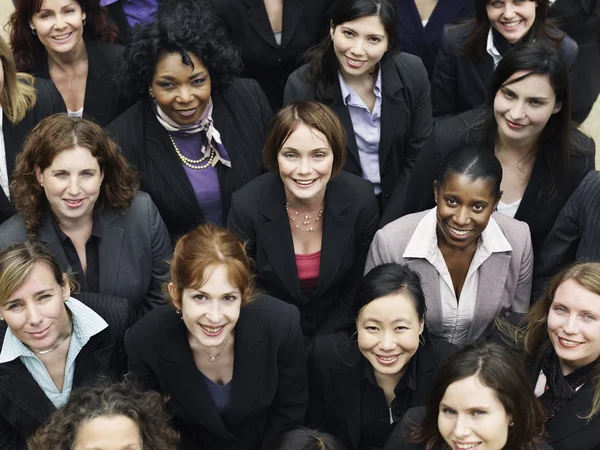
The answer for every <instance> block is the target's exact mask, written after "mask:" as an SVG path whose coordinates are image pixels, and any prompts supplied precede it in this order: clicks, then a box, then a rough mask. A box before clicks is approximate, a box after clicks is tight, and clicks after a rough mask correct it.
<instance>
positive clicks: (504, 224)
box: [492, 212, 530, 244]
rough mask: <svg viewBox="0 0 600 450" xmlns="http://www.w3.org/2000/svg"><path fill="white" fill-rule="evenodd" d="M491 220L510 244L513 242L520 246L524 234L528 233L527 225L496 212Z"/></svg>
mask: <svg viewBox="0 0 600 450" xmlns="http://www.w3.org/2000/svg"><path fill="white" fill-rule="evenodd" d="M492 218H493V219H494V221H495V222H496V223H497V224H498V226H499V227H500V230H502V234H504V237H506V239H508V241H509V242H510V243H511V244H513V243H515V242H519V243H521V244H522V241H523V239H524V236H525V234H526V233H530V231H529V225H527V223H526V222H523V221H521V220H517V219H514V218H512V217H508V216H505V215H504V214H501V213H498V212H496V213H494V214H493V215H492Z"/></svg>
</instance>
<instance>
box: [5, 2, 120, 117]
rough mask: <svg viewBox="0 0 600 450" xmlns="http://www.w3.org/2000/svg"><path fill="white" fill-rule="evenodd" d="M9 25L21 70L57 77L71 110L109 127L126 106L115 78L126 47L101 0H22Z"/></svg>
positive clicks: (48, 77)
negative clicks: (118, 91)
mask: <svg viewBox="0 0 600 450" xmlns="http://www.w3.org/2000/svg"><path fill="white" fill-rule="evenodd" d="M10 26H11V32H10V43H11V46H12V48H13V52H14V54H15V59H16V61H17V67H18V69H19V70H20V71H23V72H28V73H30V74H32V75H35V76H36V77H40V78H47V79H49V80H52V81H53V82H54V84H55V85H56V87H57V88H58V90H59V91H60V93H61V94H62V97H63V99H64V102H65V104H66V107H67V111H68V112H69V115H73V116H76V117H82V116H84V115H85V117H89V118H92V119H94V120H95V121H96V122H98V123H99V124H100V125H102V126H104V125H106V124H108V123H109V122H110V121H111V120H113V119H114V118H115V117H116V116H118V115H119V114H120V113H121V112H123V111H124V110H125V109H126V108H127V106H128V105H127V102H126V101H125V100H124V97H122V96H120V95H119V94H118V93H117V90H116V89H115V85H114V81H113V73H114V68H115V66H116V63H117V60H118V58H119V56H120V55H121V53H122V51H123V47H121V46H119V45H116V44H114V42H116V41H117V39H118V30H117V28H116V27H115V26H114V25H113V24H112V23H111V22H110V21H109V20H108V19H107V16H106V11H105V10H104V9H103V8H100V5H99V2H98V0H17V1H16V2H15V11H14V12H13V14H12V16H11V18H10Z"/></svg>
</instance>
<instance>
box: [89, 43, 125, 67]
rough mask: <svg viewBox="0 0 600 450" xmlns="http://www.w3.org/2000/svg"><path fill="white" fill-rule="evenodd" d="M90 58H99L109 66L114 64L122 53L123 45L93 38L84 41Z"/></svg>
mask: <svg viewBox="0 0 600 450" xmlns="http://www.w3.org/2000/svg"><path fill="white" fill-rule="evenodd" d="M86 47H87V49H88V54H89V57H90V58H101V59H103V60H104V62H105V63H106V64H108V65H109V66H114V65H116V63H117V62H118V60H119V57H120V56H121V54H122V53H123V50H124V49H125V48H124V47H122V46H120V45H118V44H111V43H108V42H104V41H100V40H94V41H89V42H87V43H86Z"/></svg>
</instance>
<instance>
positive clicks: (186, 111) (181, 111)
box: [175, 108, 198, 117]
mask: <svg viewBox="0 0 600 450" xmlns="http://www.w3.org/2000/svg"><path fill="white" fill-rule="evenodd" d="M197 109H198V108H189V109H176V110H175V111H177V113H178V114H181V115H182V116H184V117H190V116H193V115H194V113H195V112H196V110H197Z"/></svg>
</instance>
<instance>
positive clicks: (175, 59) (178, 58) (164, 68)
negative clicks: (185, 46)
mask: <svg viewBox="0 0 600 450" xmlns="http://www.w3.org/2000/svg"><path fill="white" fill-rule="evenodd" d="M187 54H188V56H189V57H190V60H191V61H192V64H193V66H192V65H186V64H185V63H184V62H183V59H182V58H183V57H182V54H181V53H179V52H172V53H167V52H163V53H161V54H160V55H159V57H158V61H157V62H156V67H155V69H154V76H155V77H160V76H181V77H189V76H190V75H192V74H193V73H198V72H201V71H203V70H206V66H205V65H204V62H203V61H202V60H201V59H200V58H198V57H197V56H196V55H195V54H194V53H192V52H188V53H187Z"/></svg>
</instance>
